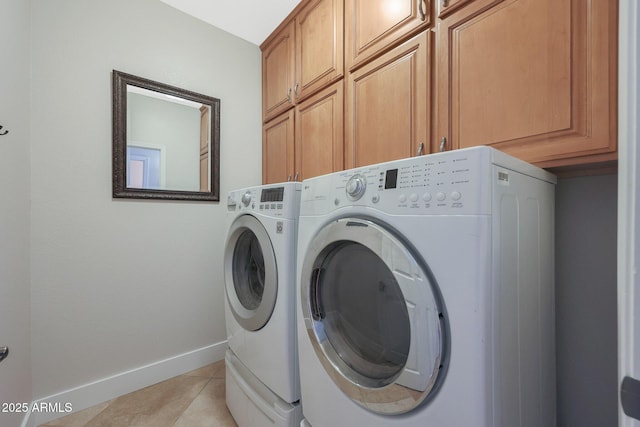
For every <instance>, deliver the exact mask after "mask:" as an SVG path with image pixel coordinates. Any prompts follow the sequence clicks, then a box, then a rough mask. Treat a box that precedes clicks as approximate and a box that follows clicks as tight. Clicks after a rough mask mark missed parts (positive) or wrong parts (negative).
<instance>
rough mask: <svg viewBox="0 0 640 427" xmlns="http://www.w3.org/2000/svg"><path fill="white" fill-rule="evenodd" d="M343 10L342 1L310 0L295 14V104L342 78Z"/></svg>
mask: <svg viewBox="0 0 640 427" xmlns="http://www.w3.org/2000/svg"><path fill="white" fill-rule="evenodd" d="M343 10H344V0H312V1H311V2H309V4H308V5H307V6H305V7H304V8H303V9H302V10H301V11H300V12H299V13H298V14H297V15H296V18H295V23H296V55H295V62H296V71H295V85H294V94H295V97H296V101H299V100H302V99H304V98H306V97H307V96H309V95H310V94H312V93H313V92H316V91H317V90H318V89H320V88H322V87H324V86H326V85H327V84H329V83H331V82H332V81H335V80H337V79H339V78H340V77H342V75H343V73H344V65H343V62H344V59H343V58H344V55H343V44H344V43H343V34H344V30H343V25H342V22H343Z"/></svg>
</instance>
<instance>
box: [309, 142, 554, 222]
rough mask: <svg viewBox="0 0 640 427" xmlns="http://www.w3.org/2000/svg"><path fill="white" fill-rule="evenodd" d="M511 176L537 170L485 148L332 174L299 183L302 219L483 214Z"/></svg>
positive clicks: (545, 174) (542, 174)
mask: <svg viewBox="0 0 640 427" xmlns="http://www.w3.org/2000/svg"><path fill="white" fill-rule="evenodd" d="M515 174H527V175H532V174H533V175H535V174H538V175H539V176H538V177H539V178H546V179H549V180H554V177H553V176H552V175H551V174H549V173H548V172H546V171H543V170H542V169H539V168H536V167H534V166H532V165H529V164H528V163H525V162H522V161H521V160H518V159H515V158H513V157H511V156H508V155H506V154H504V153H502V152H499V151H497V150H495V149H493V148H490V147H473V148H469V149H463V150H454V151H448V152H444V153H436V154H429V155H425V156H419V157H411V158H408V159H403V160H396V161H391V162H386V163H380V164H376V165H371V166H365V167H362V168H357V169H351V170H346V171H342V172H336V173H333V174H330V175H325V176H321V177H317V178H311V179H308V180H305V181H304V182H303V187H302V206H301V212H300V213H301V214H302V215H314V214H322V213H326V212H329V211H331V210H335V209H336V208H338V207H343V206H369V207H372V208H376V209H380V210H382V211H385V212H388V213H392V214H422V215H424V214H448V215H457V214H459V215H468V214H488V213H490V212H491V195H492V188H494V186H496V185H503V186H509V185H510V180H511V179H512V177H513V175H515Z"/></svg>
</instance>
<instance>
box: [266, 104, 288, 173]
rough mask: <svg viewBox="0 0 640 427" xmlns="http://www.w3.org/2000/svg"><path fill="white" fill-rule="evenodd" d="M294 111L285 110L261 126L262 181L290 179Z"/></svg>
mask: <svg viewBox="0 0 640 427" xmlns="http://www.w3.org/2000/svg"><path fill="white" fill-rule="evenodd" d="M294 132H295V129H294V112H293V110H289V111H286V112H284V113H282V114H281V115H280V116H278V117H276V118H274V119H272V120H271V121H269V122H267V123H265V124H264V126H263V127H262V183H263V184H272V183H275V182H284V181H291V180H292V179H293V176H294V173H295V171H294V170H295V164H294V163H295V153H294V141H293V138H294Z"/></svg>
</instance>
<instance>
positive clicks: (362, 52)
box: [345, 0, 431, 71]
mask: <svg viewBox="0 0 640 427" xmlns="http://www.w3.org/2000/svg"><path fill="white" fill-rule="evenodd" d="M429 3H430V2H429V1H427V0H395V1H389V0H346V3H345V40H346V42H345V57H346V62H347V69H349V70H351V71H352V70H354V69H355V68H357V67H358V66H360V65H362V64H363V63H364V62H366V61H367V60H368V59H371V58H373V57H374V56H376V55H378V54H380V53H381V52H382V51H384V50H385V49H387V48H389V47H390V46H392V45H394V44H397V43H399V42H401V41H402V40H403V39H406V38H407V37H409V36H410V35H411V34H414V33H415V32H417V31H419V30H420V29H421V28H426V27H427V25H429V23H430V13H429V11H430V10H431V6H430V4H429Z"/></svg>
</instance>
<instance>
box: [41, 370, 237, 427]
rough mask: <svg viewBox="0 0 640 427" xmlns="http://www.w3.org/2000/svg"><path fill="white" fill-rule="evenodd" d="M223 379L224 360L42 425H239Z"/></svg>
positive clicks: (118, 426) (67, 426)
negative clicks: (226, 399)
mask: <svg viewBox="0 0 640 427" xmlns="http://www.w3.org/2000/svg"><path fill="white" fill-rule="evenodd" d="M224 382H225V367H224V360H221V361H219V362H216V363H213V364H211V365H208V366H205V367H203V368H200V369H196V370H195V371H191V372H188V373H186V374H184V375H179V376H177V377H174V378H171V379H168V380H166V381H163V382H161V383H158V384H155V385H152V386H149V387H145V388H143V389H141V390H138V391H134V392H132V393H129V394H126V395H124V396H120V397H118V398H115V399H113V400H110V401H109V402H105V403H102V404H100V405H96V406H92V407H91V408H88V409H85V410H83V411H79V412H76V413H74V414H71V415H67V416H65V417H62V418H58V419H57V420H54V421H50V422H48V423H47V424H42V425H41V426H40V427H84V426H88V427H209V426H210V427H237V425H236V423H235V422H234V421H233V418H232V417H231V414H230V413H229V410H228V409H227V406H226V403H225V389H224Z"/></svg>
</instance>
